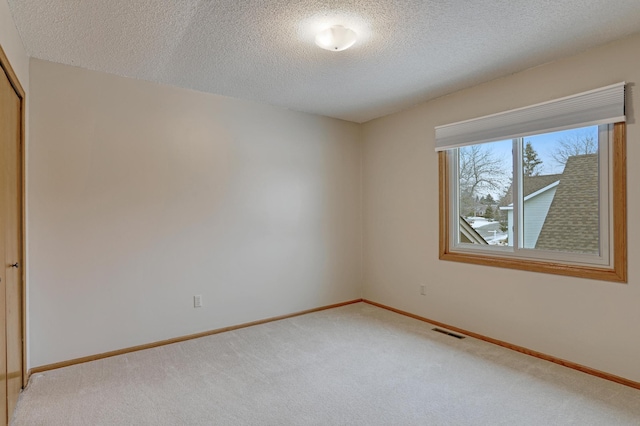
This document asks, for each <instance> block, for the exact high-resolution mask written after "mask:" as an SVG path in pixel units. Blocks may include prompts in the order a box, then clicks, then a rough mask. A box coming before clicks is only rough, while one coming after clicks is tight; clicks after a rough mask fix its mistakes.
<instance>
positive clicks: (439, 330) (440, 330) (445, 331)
mask: <svg viewBox="0 0 640 426" xmlns="http://www.w3.org/2000/svg"><path fill="white" fill-rule="evenodd" d="M432 330H433V331H437V332H438V333H442V334H446V335H447V336H451V337H455V338H456V339H464V336H461V335H459V334H455V333H452V332H450V331H447V330H443V329H441V328H437V327H436V328H432Z"/></svg>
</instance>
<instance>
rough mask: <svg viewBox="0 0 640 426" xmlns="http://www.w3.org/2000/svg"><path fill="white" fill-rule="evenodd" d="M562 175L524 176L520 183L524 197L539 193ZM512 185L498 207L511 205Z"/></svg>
mask: <svg viewBox="0 0 640 426" xmlns="http://www.w3.org/2000/svg"><path fill="white" fill-rule="evenodd" d="M560 177H562V174H554V175H540V176H528V177H527V176H525V178H524V179H523V181H522V189H523V192H524V196H525V197H527V196H528V195H531V194H533V193H534V192H538V191H540V190H541V189H542V188H545V187H547V186H549V185H551V184H552V183H554V182H556V181H558V180H560ZM512 194H513V184H511V185H510V186H509V189H507V192H506V193H505V195H504V197H502V199H500V207H506V206H508V205H510V204H511V205H512V204H513V195H512Z"/></svg>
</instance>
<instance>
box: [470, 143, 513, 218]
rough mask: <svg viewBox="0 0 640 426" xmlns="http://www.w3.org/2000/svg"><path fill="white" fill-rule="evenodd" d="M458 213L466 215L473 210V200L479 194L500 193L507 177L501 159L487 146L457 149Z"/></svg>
mask: <svg viewBox="0 0 640 426" xmlns="http://www.w3.org/2000/svg"><path fill="white" fill-rule="evenodd" d="M458 152H459V161H460V169H459V173H460V175H459V181H460V212H461V214H464V215H467V214H469V213H471V211H472V210H473V209H474V205H475V203H474V200H475V199H476V197H478V195H479V194H480V193H482V194H483V195H486V194H487V193H489V192H490V191H497V192H500V191H501V190H502V189H503V186H504V180H505V177H506V176H507V171H506V167H505V165H504V161H503V160H502V158H500V157H498V156H497V155H496V154H495V153H494V152H493V150H492V149H491V147H490V146H489V145H487V144H480V145H471V146H466V147H464V148H460V149H459V151H458Z"/></svg>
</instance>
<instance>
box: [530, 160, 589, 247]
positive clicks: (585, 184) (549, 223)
mask: <svg viewBox="0 0 640 426" xmlns="http://www.w3.org/2000/svg"><path fill="white" fill-rule="evenodd" d="M556 179H557V178H556ZM598 201H599V200H598V155H597V154H587V155H576V156H572V157H569V159H568V160H567V164H566V165H565V168H564V172H563V173H562V175H560V184H559V185H558V188H557V190H556V194H555V197H554V199H553V202H552V203H551V206H550V207H549V212H548V213H547V217H546V219H545V221H544V225H543V226H542V230H541V231H540V235H539V236H538V241H537V242H536V248H537V249H545V250H561V251H565V252H566V251H569V252H574V253H598V252H599V246H600V242H599V233H600V232H599V231H600V229H599V218H598V217H599V215H598Z"/></svg>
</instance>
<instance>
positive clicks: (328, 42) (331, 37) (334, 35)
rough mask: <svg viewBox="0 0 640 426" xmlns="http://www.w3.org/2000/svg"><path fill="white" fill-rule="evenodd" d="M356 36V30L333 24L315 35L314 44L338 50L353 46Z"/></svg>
mask: <svg viewBox="0 0 640 426" xmlns="http://www.w3.org/2000/svg"><path fill="white" fill-rule="evenodd" d="M356 37H357V35H356V32H355V31H353V30H352V29H350V28H345V27H343V26H342V25H334V26H332V27H331V28H327V29H326V30H324V31H320V32H319V33H318V35H316V44H317V45H318V46H319V47H322V48H323V49H327V50H332V51H334V52H340V51H341V50H345V49H348V48H350V47H351V46H353V43H355V42H356Z"/></svg>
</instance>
